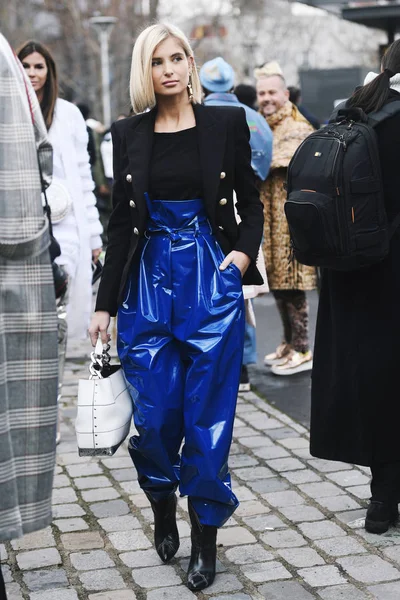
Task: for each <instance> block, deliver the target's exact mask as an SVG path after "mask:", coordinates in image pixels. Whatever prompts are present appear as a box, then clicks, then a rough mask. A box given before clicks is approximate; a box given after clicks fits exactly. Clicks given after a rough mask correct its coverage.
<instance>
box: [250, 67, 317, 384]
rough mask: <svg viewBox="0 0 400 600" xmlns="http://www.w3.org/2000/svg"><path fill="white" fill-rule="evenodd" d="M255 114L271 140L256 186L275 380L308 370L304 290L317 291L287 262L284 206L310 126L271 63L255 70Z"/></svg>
mask: <svg viewBox="0 0 400 600" xmlns="http://www.w3.org/2000/svg"><path fill="white" fill-rule="evenodd" d="M254 76H255V78H256V80H257V84H256V89H257V100H258V106H259V111H260V113H261V114H262V115H263V117H264V118H265V120H266V121H267V123H268V124H269V125H270V127H271V129H272V133H273V136H274V142H273V152H272V162H271V169H270V172H269V175H268V177H267V179H266V181H264V182H263V183H262V184H261V201H262V203H263V205H264V239H263V249H264V257H265V263H266V267H267V272H268V281H269V285H270V288H271V291H272V292H273V295H274V297H275V301H276V304H277V308H278V310H279V313H280V317H281V319H282V326H283V339H282V343H281V344H280V345H279V346H278V347H277V349H276V350H275V351H274V352H272V353H270V354H267V355H266V356H265V358H264V363H265V364H266V365H269V366H271V371H272V372H273V373H274V374H275V375H293V374H295V373H300V372H302V371H310V370H311V369H312V353H311V350H310V341H309V331H308V302H307V297H306V294H305V292H306V290H313V289H314V288H315V287H316V273H315V269H314V267H308V266H305V265H302V264H300V263H298V262H297V261H296V260H293V261H291V260H290V255H291V252H290V234H289V227H288V224H287V220H286V216H285V211H284V204H285V202H286V190H285V183H286V177H287V168H288V166H289V163H290V161H291V159H292V156H293V154H294V153H295V151H296V150H297V148H298V146H299V145H300V144H301V142H302V141H303V140H304V139H305V138H306V137H307V136H308V135H309V134H310V133H312V131H313V127H312V126H311V125H310V123H309V122H308V121H307V120H306V119H305V118H304V117H303V115H302V114H301V113H300V112H299V110H298V108H297V107H296V106H295V105H294V104H292V103H291V102H290V100H289V91H288V89H287V86H286V82H285V79H284V77H283V74H282V71H281V69H280V67H279V65H278V64H277V63H276V62H272V63H268V64H266V65H264V66H263V67H262V68H260V69H255V71H254Z"/></svg>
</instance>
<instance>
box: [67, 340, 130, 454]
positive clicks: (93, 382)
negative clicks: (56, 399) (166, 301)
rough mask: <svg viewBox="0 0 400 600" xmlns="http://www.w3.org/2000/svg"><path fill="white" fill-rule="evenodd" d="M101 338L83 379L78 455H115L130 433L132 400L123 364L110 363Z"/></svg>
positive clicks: (77, 431)
mask: <svg viewBox="0 0 400 600" xmlns="http://www.w3.org/2000/svg"><path fill="white" fill-rule="evenodd" d="M109 349H110V346H109V345H106V346H104V347H103V345H102V343H101V340H100V339H99V340H98V342H97V344H96V348H95V350H94V352H92V353H91V355H90V357H91V365H90V367H89V371H90V377H89V379H80V380H79V387H78V414H77V417H76V421H75V431H76V437H77V441H78V451H79V456H112V455H113V454H115V452H116V451H117V450H118V448H119V446H120V445H121V444H122V442H123V441H124V440H125V438H126V437H127V435H128V433H129V429H130V426H131V421H132V413H133V404H132V398H131V395H130V393H129V390H128V386H127V383H126V380H125V377H124V373H123V370H122V368H121V365H110V355H109V354H108V350H109Z"/></svg>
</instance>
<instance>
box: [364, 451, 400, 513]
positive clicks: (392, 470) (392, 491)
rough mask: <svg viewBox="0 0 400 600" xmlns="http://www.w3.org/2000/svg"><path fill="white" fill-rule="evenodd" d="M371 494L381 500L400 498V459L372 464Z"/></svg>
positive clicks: (396, 501) (373, 497)
mask: <svg viewBox="0 0 400 600" xmlns="http://www.w3.org/2000/svg"><path fill="white" fill-rule="evenodd" d="M371 474H372V479H371V495H372V499H373V500H378V501H379V502H395V503H398V502H399V500H400V461H397V462H390V463H376V464H373V465H371Z"/></svg>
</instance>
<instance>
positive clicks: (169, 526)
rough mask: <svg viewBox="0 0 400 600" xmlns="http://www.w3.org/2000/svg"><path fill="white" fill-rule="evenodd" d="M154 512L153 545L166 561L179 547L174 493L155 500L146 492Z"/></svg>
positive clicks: (165, 561)
mask: <svg viewBox="0 0 400 600" xmlns="http://www.w3.org/2000/svg"><path fill="white" fill-rule="evenodd" d="M145 493H146V496H147V498H148V499H149V500H150V504H151V508H152V509H153V513H154V545H155V547H156V550H157V554H158V556H159V557H160V558H161V560H162V561H163V562H164V563H167V562H169V561H170V560H171V558H173V557H174V556H175V554H176V553H177V552H178V548H179V533H178V528H177V526H176V505H177V500H176V495H175V493H173V494H170V495H169V496H167V497H166V498H163V499H162V500H158V501H155V500H154V499H153V498H152V497H151V496H150V494H148V493H147V492H145Z"/></svg>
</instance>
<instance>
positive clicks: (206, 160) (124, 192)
mask: <svg viewBox="0 0 400 600" xmlns="http://www.w3.org/2000/svg"><path fill="white" fill-rule="evenodd" d="M194 113H195V118H196V126H197V134H198V144H199V153H200V161H201V167H202V172H203V189H204V203H205V208H206V212H207V215H208V218H209V221H210V224H211V228H212V231H213V232H214V234H215V236H216V238H217V240H218V242H219V244H220V246H221V248H222V250H223V251H224V253H225V254H228V253H229V252H230V251H231V250H239V251H241V252H244V253H245V254H247V255H248V256H249V257H250V258H251V259H252V262H251V264H250V266H249V268H248V270H247V271H246V273H245V275H244V277H243V283H244V284H258V285H261V284H262V283H263V279H262V277H261V275H260V273H259V272H258V270H257V268H256V263H255V261H256V259H257V254H258V251H259V247H260V243H261V237H262V230H263V207H262V204H261V202H260V199H259V193H258V191H257V188H256V186H255V176H254V173H253V169H252V168H251V150H250V144H249V137H250V135H249V128H248V126H247V123H246V115H245V112H244V110H243V109H242V108H236V107H232V108H230V107H229V108H228V107H221V106H212V107H211V106H210V107H205V106H202V105H200V104H195V105H194ZM155 117H156V109H153V110H151V111H150V112H147V113H143V114H140V115H136V116H134V117H129V118H128V119H123V120H121V121H117V122H116V123H114V124H113V125H112V128H111V133H112V138H113V152H114V177H115V182H114V187H113V213H112V215H111V217H110V221H109V225H108V245H107V253H106V259H105V264H104V268H103V275H102V279H101V282H100V286H99V291H98V295H97V303H96V310H105V311H108V312H109V313H110V314H111V315H115V314H116V312H117V310H118V305H119V303H120V302H121V296H122V293H123V290H124V287H125V284H126V280H127V277H128V274H129V272H130V269H131V267H132V261H133V257H134V255H135V251H136V249H137V247H138V242H139V240H140V238H141V237H142V236H143V235H144V232H145V230H146V223H147V217H148V212H147V207H146V203H145V197H144V194H145V193H146V192H147V191H148V186H149V167H150V161H151V153H152V146H153V132H154V122H155ZM233 190H235V191H236V194H237V204H236V208H237V210H238V213H239V215H240V217H241V219H242V221H241V223H240V224H239V225H237V222H236V218H235V213H234V205H233Z"/></svg>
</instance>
